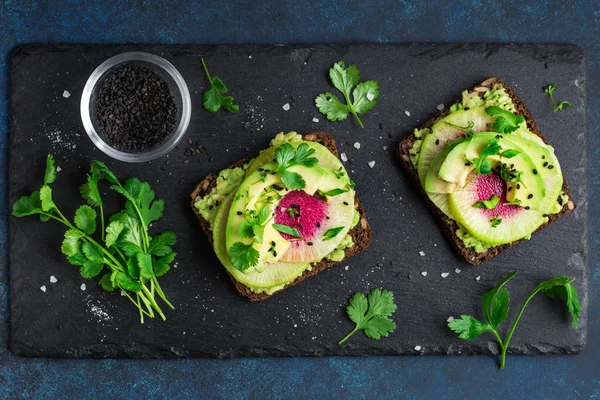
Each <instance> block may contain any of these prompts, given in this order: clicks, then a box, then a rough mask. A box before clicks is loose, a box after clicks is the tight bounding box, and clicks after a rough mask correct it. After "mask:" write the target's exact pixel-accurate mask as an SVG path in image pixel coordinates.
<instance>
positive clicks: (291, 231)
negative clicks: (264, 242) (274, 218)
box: [273, 224, 302, 239]
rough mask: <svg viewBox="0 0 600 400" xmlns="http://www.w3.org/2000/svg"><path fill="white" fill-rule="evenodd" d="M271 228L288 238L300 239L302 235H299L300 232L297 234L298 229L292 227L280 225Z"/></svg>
mask: <svg viewBox="0 0 600 400" xmlns="http://www.w3.org/2000/svg"><path fill="white" fill-rule="evenodd" d="M273 228H274V229H275V230H278V231H279V232H281V233H286V234H288V235H290V236H293V237H296V238H299V239H302V235H301V234H300V232H298V229H296V228H294V227H292V226H288V225H282V224H273Z"/></svg>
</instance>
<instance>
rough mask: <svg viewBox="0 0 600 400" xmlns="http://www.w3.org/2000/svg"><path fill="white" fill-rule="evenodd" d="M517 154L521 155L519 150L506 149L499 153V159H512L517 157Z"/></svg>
mask: <svg viewBox="0 0 600 400" xmlns="http://www.w3.org/2000/svg"><path fill="white" fill-rule="evenodd" d="M519 154H521V152H520V151H519V150H513V149H508V150H504V151H503V152H502V153H500V157H504V158H513V157H515V156H518V155H519Z"/></svg>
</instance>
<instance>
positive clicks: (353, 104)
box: [315, 61, 379, 128]
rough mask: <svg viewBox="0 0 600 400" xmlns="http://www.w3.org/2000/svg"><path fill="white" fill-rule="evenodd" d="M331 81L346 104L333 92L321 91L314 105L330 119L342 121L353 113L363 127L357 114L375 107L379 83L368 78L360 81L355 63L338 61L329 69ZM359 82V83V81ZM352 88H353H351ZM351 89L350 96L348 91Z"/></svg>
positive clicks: (364, 112)
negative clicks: (347, 63)
mask: <svg viewBox="0 0 600 400" xmlns="http://www.w3.org/2000/svg"><path fill="white" fill-rule="evenodd" d="M329 78H330V79H331V83H332V84H333V86H335V88H336V89H338V90H339V91H340V92H342V94H343V95H344V98H345V99H346V104H344V103H342V102H341V101H340V99H339V97H338V96H337V95H335V94H333V93H330V92H328V93H321V94H320V95H318V96H317V97H316V98H315V105H316V106H317V108H318V109H319V111H320V112H321V114H324V115H325V116H327V119H328V120H330V121H343V120H345V119H346V118H347V117H348V114H352V115H354V117H355V118H356V120H357V121H358V124H359V125H360V127H361V128H364V125H363V123H362V121H361V120H360V118H359V116H358V114H366V113H368V112H369V111H371V110H372V109H373V107H375V104H377V99H378V98H379V83H377V81H373V80H369V81H364V82H360V71H359V70H358V67H357V66H356V65H348V67H346V65H345V64H344V62H343V61H338V62H337V63H335V64H334V65H333V67H332V68H331V69H330V70H329ZM359 82H360V83H359ZM352 88H354V90H352ZM351 91H352V96H350V92H351Z"/></svg>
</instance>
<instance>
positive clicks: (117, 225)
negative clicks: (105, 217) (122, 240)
mask: <svg viewBox="0 0 600 400" xmlns="http://www.w3.org/2000/svg"><path fill="white" fill-rule="evenodd" d="M124 229H125V225H123V223H122V222H121V221H112V222H111V223H110V224H108V226H107V227H106V237H105V238H104V243H105V244H106V247H112V246H113V245H114V244H115V243H117V240H118V239H119V236H120V235H121V233H122V232H123V230H124Z"/></svg>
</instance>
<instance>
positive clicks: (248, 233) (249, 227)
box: [238, 220, 256, 238]
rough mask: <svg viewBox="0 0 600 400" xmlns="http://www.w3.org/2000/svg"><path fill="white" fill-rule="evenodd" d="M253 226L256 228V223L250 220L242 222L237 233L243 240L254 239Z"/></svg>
mask: <svg viewBox="0 0 600 400" xmlns="http://www.w3.org/2000/svg"><path fill="white" fill-rule="evenodd" d="M255 226H256V223H255V222H254V221H253V220H250V221H248V220H244V221H243V222H242V223H241V224H240V227H239V228H238V233H239V234H240V236H241V237H243V238H251V237H254V227H255Z"/></svg>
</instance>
